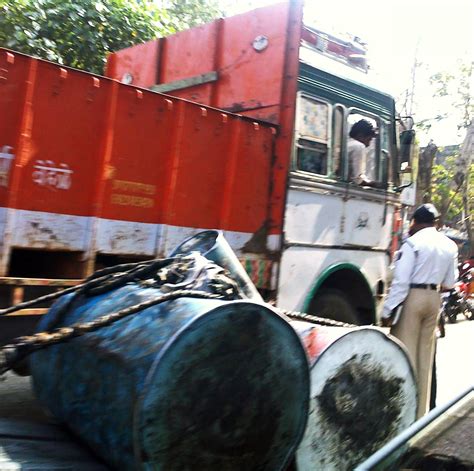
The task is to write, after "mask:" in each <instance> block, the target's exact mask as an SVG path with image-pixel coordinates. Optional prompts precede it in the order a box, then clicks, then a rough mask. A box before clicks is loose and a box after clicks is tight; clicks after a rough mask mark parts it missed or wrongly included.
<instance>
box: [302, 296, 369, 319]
mask: <svg viewBox="0 0 474 471" xmlns="http://www.w3.org/2000/svg"><path fill="white" fill-rule="evenodd" d="M311 312H312V313H313V314H314V315H316V316H319V317H326V318H328V319H333V320H335V321H340V322H347V323H348V324H357V325H358V324H360V320H359V316H358V315H357V310H356V308H355V307H354V306H353V305H352V304H351V302H350V301H349V299H348V298H347V296H346V295H345V294H344V293H343V292H342V291H341V290H338V289H333V288H328V289H323V290H321V291H320V292H319V293H318V294H317V295H316V298H315V299H314V300H313V302H312V303H311Z"/></svg>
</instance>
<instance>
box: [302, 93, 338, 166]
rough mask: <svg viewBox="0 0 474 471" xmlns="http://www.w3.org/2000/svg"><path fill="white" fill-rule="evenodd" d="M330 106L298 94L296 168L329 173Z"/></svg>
mask: <svg viewBox="0 0 474 471" xmlns="http://www.w3.org/2000/svg"><path fill="white" fill-rule="evenodd" d="M329 113H330V107H329V105H328V104H327V103H324V102H322V101H319V100H316V99H313V98H308V97H306V96H300V97H299V100H298V114H297V125H296V166H297V169H298V170H302V171H304V172H310V173H316V174H318V175H328V174H329V162H328V159H329V151H330V143H329V134H330V131H329V130H330V124H331V122H330V121H331V119H330V114H329Z"/></svg>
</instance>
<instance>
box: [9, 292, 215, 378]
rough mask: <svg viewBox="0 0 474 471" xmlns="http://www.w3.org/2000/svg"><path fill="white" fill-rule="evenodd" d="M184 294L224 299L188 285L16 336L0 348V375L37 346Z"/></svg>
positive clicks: (68, 338) (92, 329) (93, 329)
mask: <svg viewBox="0 0 474 471" xmlns="http://www.w3.org/2000/svg"><path fill="white" fill-rule="evenodd" d="M183 296H186V297H188V298H200V299H223V296H222V295H220V294H212V293H207V292H205V291H197V290H190V289H181V290H176V291H171V292H169V293H165V294H163V295H161V296H158V297H156V298H153V299H150V300H148V301H144V302H142V303H139V304H135V305H134V306H130V307H127V308H125V309H121V310H120V311H116V312H112V313H110V314H106V315H104V316H101V317H98V318H97V319H95V320H93V321H89V322H83V323H76V324H72V325H70V326H67V327H59V328H57V329H54V330H52V331H50V332H39V333H37V334H34V335H30V336H25V337H19V338H17V339H15V341H14V343H12V344H9V345H5V346H4V347H2V348H1V350H0V355H1V357H0V376H1V375H3V374H4V373H6V372H7V371H8V370H10V369H12V367H13V366H15V364H16V363H18V362H19V361H21V360H22V359H23V358H25V357H26V356H27V355H29V354H30V353H32V352H34V351H37V350H40V349H42V348H45V347H48V346H50V345H54V344H57V343H60V342H65V341H67V340H71V339H72V338H75V337H80V336H81V335H84V334H86V333H89V332H94V331H96V330H99V329H101V328H102V327H106V326H109V325H111V324H113V323H114V322H117V321H119V320H121V319H123V318H124V317H127V316H130V315H132V314H136V313H137V312H140V311H142V310H143V309H147V308H149V307H151V306H156V305H157V304H161V303H164V302H166V301H172V300H175V299H177V298H180V297H183Z"/></svg>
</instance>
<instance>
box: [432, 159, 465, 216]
mask: <svg viewBox="0 0 474 471" xmlns="http://www.w3.org/2000/svg"><path fill="white" fill-rule="evenodd" d="M457 162H458V156H457V155H452V156H449V157H447V158H446V161H445V164H444V165H441V164H438V165H434V166H433V172H432V178H431V183H432V202H433V204H434V205H435V206H436V207H437V208H438V209H439V211H440V213H441V219H442V220H443V222H446V223H450V224H453V225H455V224H456V223H459V222H461V218H462V214H463V200H462V193H463V185H462V184H463V178H460V175H459V168H458V165H457ZM468 173H469V178H470V180H471V184H470V185H469V191H470V196H469V197H470V199H471V201H474V164H471V169H470V172H468Z"/></svg>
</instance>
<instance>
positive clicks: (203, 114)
mask: <svg viewBox="0 0 474 471" xmlns="http://www.w3.org/2000/svg"><path fill="white" fill-rule="evenodd" d="M201 116H203V117H204V118H205V117H206V116H207V109H206V108H201Z"/></svg>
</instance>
